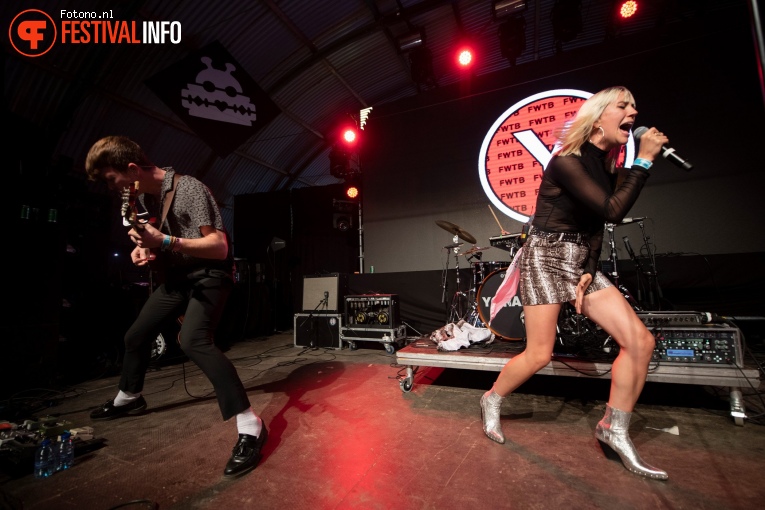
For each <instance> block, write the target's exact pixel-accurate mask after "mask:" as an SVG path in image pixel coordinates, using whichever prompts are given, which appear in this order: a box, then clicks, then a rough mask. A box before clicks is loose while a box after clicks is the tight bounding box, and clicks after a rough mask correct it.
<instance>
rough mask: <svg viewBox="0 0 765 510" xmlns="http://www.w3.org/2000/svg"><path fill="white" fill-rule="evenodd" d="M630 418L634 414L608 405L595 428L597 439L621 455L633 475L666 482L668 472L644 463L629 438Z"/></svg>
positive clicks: (625, 465)
mask: <svg viewBox="0 0 765 510" xmlns="http://www.w3.org/2000/svg"><path fill="white" fill-rule="evenodd" d="M630 418H632V413H627V412H625V411H620V410H619V409H616V408H613V407H611V406H610V405H608V404H606V414H605V416H603V419H602V420H600V422H599V423H598V425H597V426H596V427H595V438H596V439H597V440H598V441H600V442H601V445H606V446H608V447H610V448H611V449H612V450H613V451H614V452H615V453H616V454H617V455H619V458H621V460H622V464H624V467H626V468H627V469H628V470H630V471H632V472H633V473H635V474H638V475H642V476H647V477H649V478H655V479H657V480H666V479H667V478H669V476H667V472H666V471H662V470H661V469H657V468H655V467H653V466H651V465H650V464H647V463H645V462H643V459H641V458H640V455H638V452H637V450H636V449H635V445H634V444H632V440H631V439H630V436H629V427H630ZM604 451H605V449H604Z"/></svg>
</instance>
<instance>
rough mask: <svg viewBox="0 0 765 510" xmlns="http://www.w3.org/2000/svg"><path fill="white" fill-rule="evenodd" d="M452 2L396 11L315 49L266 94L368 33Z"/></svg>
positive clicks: (428, 1)
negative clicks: (314, 51)
mask: <svg viewBox="0 0 765 510" xmlns="http://www.w3.org/2000/svg"><path fill="white" fill-rule="evenodd" d="M454 1H455V0H424V1H422V2H420V3H418V4H416V5H412V6H411V7H407V8H406V10H404V11H396V12H394V13H392V14H387V15H385V16H382V17H381V18H380V19H378V20H376V21H375V22H374V23H371V24H369V25H366V26H363V27H361V28H357V29H356V30H354V31H352V32H349V33H348V34H347V35H346V36H344V37H341V38H339V39H337V40H335V41H333V42H331V43H330V44H328V45H327V46H325V47H324V48H321V49H317V50H316V53H313V54H312V55H311V57H310V58H307V59H306V60H304V61H303V62H301V63H300V64H298V65H296V66H295V67H293V68H292V69H291V70H290V71H289V72H288V73H286V74H284V76H282V77H281V78H280V79H278V80H277V81H276V82H275V83H274V84H273V85H272V86H271V87H270V88H269V89H268V91H267V92H268V94H269V95H271V96H274V95H276V94H277V93H278V92H279V90H281V89H282V88H283V87H285V86H287V85H288V84H289V83H291V82H292V81H293V80H295V79H297V77H298V76H300V75H301V74H303V73H304V72H305V71H307V70H308V69H309V68H310V67H311V66H313V65H314V64H316V63H317V62H318V61H319V60H323V59H325V58H326V57H327V55H331V54H332V53H334V52H336V51H338V50H340V49H342V48H344V47H345V46H347V45H349V44H351V43H353V42H354V41H357V40H360V39H363V38H365V37H368V36H369V33H370V32H372V31H376V30H381V29H384V28H386V27H390V26H393V25H395V24H398V23H401V22H402V20H403V19H406V18H409V17H414V16H418V15H420V14H424V13H426V12H429V11H432V10H434V9H438V8H439V7H442V6H444V5H446V4H450V3H454Z"/></svg>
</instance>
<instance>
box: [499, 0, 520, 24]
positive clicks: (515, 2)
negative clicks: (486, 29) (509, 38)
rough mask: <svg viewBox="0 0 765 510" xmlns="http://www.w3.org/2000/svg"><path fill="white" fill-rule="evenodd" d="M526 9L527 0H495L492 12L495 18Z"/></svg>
mask: <svg viewBox="0 0 765 510" xmlns="http://www.w3.org/2000/svg"><path fill="white" fill-rule="evenodd" d="M525 10H526V0H493V1H492V2H491V12H492V16H494V19H495V20H498V19H501V18H505V17H507V16H512V15H514V14H517V13H519V12H523V11H525Z"/></svg>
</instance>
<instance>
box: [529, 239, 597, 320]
mask: <svg viewBox="0 0 765 510" xmlns="http://www.w3.org/2000/svg"><path fill="white" fill-rule="evenodd" d="M589 252H590V248H589V245H588V244H586V243H583V244H579V243H572V242H566V241H558V240H557V239H548V238H545V237H540V236H535V235H533V233H532V235H530V236H529V238H528V240H527V241H526V244H525V245H524V247H523V252H522V253H521V260H520V264H519V265H520V272H521V278H520V284H519V286H520V292H521V303H523V304H524V305H545V304H550V303H563V302H565V301H572V300H574V299H576V286H577V284H578V283H579V278H580V277H581V276H582V273H583V272H584V270H583V268H582V266H583V265H584V263H585V261H586V260H587V257H588V256H589ZM611 285H612V283H611V282H610V281H609V280H608V278H606V277H605V276H603V274H602V273H601V272H600V271H598V272H597V273H596V274H595V278H593V280H592V283H590V286H589V287H588V288H587V291H586V292H585V294H591V293H592V292H595V291H598V290H601V289H605V288H606V287H610V286H611Z"/></svg>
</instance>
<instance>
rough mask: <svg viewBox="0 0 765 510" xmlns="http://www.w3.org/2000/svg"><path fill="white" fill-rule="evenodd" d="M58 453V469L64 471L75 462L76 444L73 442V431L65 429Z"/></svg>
mask: <svg viewBox="0 0 765 510" xmlns="http://www.w3.org/2000/svg"><path fill="white" fill-rule="evenodd" d="M57 446H58V455H57V456H56V457H57V459H56V460H57V464H56V471H63V470H64V469H69V468H70V467H72V464H74V445H73V444H72V434H71V432H69V431H68V430H67V431H64V432H63V433H62V434H61V442H60V443H58V445H57Z"/></svg>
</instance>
